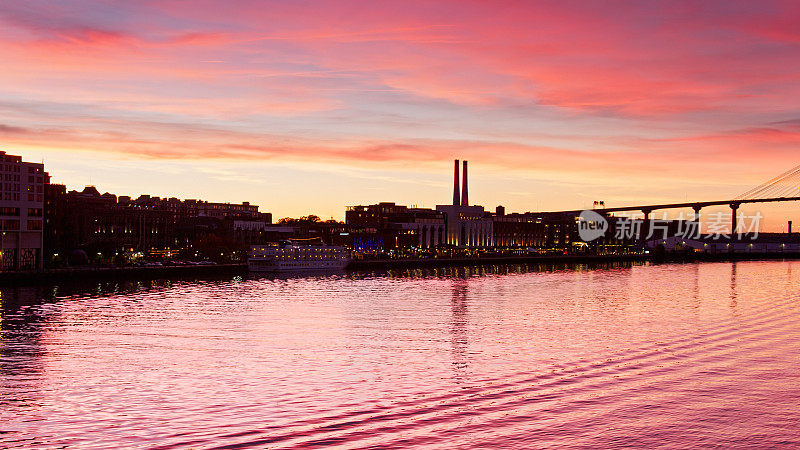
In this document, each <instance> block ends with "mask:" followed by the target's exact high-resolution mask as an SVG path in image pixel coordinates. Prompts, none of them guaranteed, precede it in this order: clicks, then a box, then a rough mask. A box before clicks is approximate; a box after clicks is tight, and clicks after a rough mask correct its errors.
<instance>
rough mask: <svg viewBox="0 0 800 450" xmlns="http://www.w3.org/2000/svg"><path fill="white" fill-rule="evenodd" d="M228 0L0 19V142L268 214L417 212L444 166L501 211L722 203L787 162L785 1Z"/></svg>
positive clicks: (781, 213)
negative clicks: (358, 207)
mask: <svg viewBox="0 0 800 450" xmlns="http://www.w3.org/2000/svg"><path fill="white" fill-rule="evenodd" d="M239 5H240V6H238V7H237V9H236V10H235V11H227V10H226V11H225V14H221V11H220V10H219V9H218V8H215V7H214V5H213V4H205V3H202V4H197V5H196V6H195V5H193V6H192V7H191V8H189V7H187V6H185V5H182V4H178V3H163V2H159V3H158V4H156V3H140V4H137V5H131V4H125V3H111V4H109V3H104V4H101V5H98V4H95V3H92V2H72V3H70V4H69V5H58V4H50V3H41V2H26V3H25V4H24V5H4V6H2V7H0V23H2V24H3V26H2V27H0V29H1V30H2V31H0V51H2V53H3V54H4V56H5V57H6V60H7V67H6V69H5V70H4V71H3V73H2V74H0V81H2V87H1V88H0V92H1V94H0V95H2V97H3V101H2V102H0V110H2V111H3V116H2V117H3V118H2V120H0V139H2V142H0V148H2V149H3V150H5V151H7V152H9V153H12V154H18V155H22V156H23V158H24V159H26V160H28V161H40V160H41V159H44V160H45V164H46V167H47V170H48V171H49V172H50V173H51V174H52V176H53V178H54V182H61V183H65V184H66V185H68V186H69V188H70V189H80V188H82V187H83V186H84V185H86V184H94V185H96V186H98V188H99V189H100V190H101V191H109V192H113V193H116V194H120V195H132V196H137V195H138V194H153V195H160V196H164V197H173V196H174V197H180V198H203V199H207V200H210V201H218V202H224V201H231V202H241V201H250V202H252V203H254V204H258V205H260V206H261V208H262V210H264V211H269V212H273V213H274V214H275V217H276V219H277V218H281V217H296V216H299V215H306V214H310V213H311V214H317V215H319V216H320V217H322V218H325V219H327V218H329V217H334V218H336V219H339V220H341V219H342V217H343V212H344V207H345V206H346V205H350V204H370V203H375V202H379V201H396V202H397V203H399V204H416V205H420V206H426V207H433V206H435V205H436V204H441V203H443V202H446V201H447V200H448V198H449V197H450V194H451V193H450V178H449V165H450V164H451V161H452V159H455V158H461V159H467V160H469V161H470V163H471V167H472V174H471V179H470V184H471V186H470V196H471V200H472V202H473V203H475V204H481V205H484V206H486V207H487V208H493V207H494V206H496V205H498V204H502V205H504V206H506V208H508V209H509V210H510V211H536V210H563V209H580V208H584V207H588V206H590V205H591V202H592V201H593V200H604V201H606V203H607V204H609V205H624V204H647V203H658V202H663V201H682V200H684V199H686V198H688V199H690V200H709V199H711V200H713V199H719V198H730V197H732V196H735V195H737V194H739V193H741V192H743V191H745V190H747V189H748V188H750V187H751V186H754V185H758V184H760V183H761V182H763V181H764V180H766V179H768V178H770V177H772V176H774V175H775V174H777V173H780V172H782V171H784V170H785V169H786V168H788V167H791V166H794V165H796V164H797V160H796V159H795V158H796V156H795V155H796V153H797V152H796V147H797V144H798V143H800V128H798V117H800V114H799V113H800V111H798V107H797V106H796V105H795V104H793V102H792V100H791V99H792V98H795V97H797V94H798V91H799V90H800V82H798V81H797V77H796V76H795V74H796V72H797V70H798V69H799V68H800V57H798V52H797V46H798V44H800V35H798V33H797V31H796V28H795V27H794V23H795V22H796V21H797V18H798V17H800V7H798V6H796V5H793V4H791V3H789V2H765V3H760V4H759V5H758V6H755V5H752V4H751V3H749V2H709V3H703V5H697V4H695V3H691V2H669V3H648V4H631V3H610V4H604V5H602V6H601V5H597V4H591V3H577V4H570V5H565V4H560V3H537V4H536V5H529V4H517V3H503V4H496V3H493V4H491V5H483V4H464V3H458V4H456V3H451V4H448V3H447V2H439V3H437V4H435V5H434V4H425V3H420V4H411V5H409V4H408V3H406V2H404V3H402V4H400V3H396V4H381V5H380V6H375V5H371V6H364V5H359V4H355V3H353V4H342V3H332V2H330V3H329V2H316V3H314V4H313V5H311V4H302V3H293V4H283V3H263V2H242V3H240V4H239ZM312 9H313V12H314V14H309V11H310V10H312ZM770 208H772V207H765V208H763V210H764V212H765V217H766V220H765V226H766V228H767V230H769V231H777V230H782V229H784V227H785V221H786V220H787V219H788V220H791V219H794V220H795V222H800V209H799V208H798V207H797V206H795V205H794V204H784V205H781V206H780V207H775V209H770Z"/></svg>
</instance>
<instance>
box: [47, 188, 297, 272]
mask: <svg viewBox="0 0 800 450" xmlns="http://www.w3.org/2000/svg"><path fill="white" fill-rule="evenodd" d="M45 212H46V217H47V225H48V226H47V228H46V233H45V237H44V240H45V242H46V245H45V249H46V253H47V259H48V261H50V262H51V263H53V264H60V263H63V262H66V261H68V260H70V259H72V257H73V256H74V255H75V254H76V252H77V253H82V254H85V255H86V256H85V257H84V259H86V260H88V261H96V262H123V261H125V260H126V259H129V257H130V256H131V255H133V254H139V255H151V256H157V257H172V256H176V255H181V254H183V255H184V256H200V253H207V254H208V255H206V256H209V255H211V254H213V255H214V256H220V253H223V254H224V253H226V252H227V253H231V252H236V251H239V252H243V251H244V250H245V249H246V248H247V246H248V245H250V244H253V243H261V242H263V241H265V240H267V239H272V238H280V237H283V236H285V234H284V233H282V232H281V231H280V230H277V231H276V230H271V231H270V230H267V229H266V228H265V227H269V226H270V225H271V221H272V215H271V214H269V213H261V212H259V211H258V206H256V205H251V204H250V203H248V202H244V203H241V204H231V203H212V202H205V201H201V200H179V199H177V198H159V197H152V196H149V195H141V196H139V197H138V198H136V199H131V198H130V197H128V196H120V197H117V196H116V195H114V194H110V193H104V194H100V192H99V191H98V190H97V189H96V188H95V187H94V186H87V187H86V188H84V189H83V190H82V191H69V192H67V190H66V187H65V186H63V185H48V186H47V198H46V205H45ZM284 231H285V230H284Z"/></svg>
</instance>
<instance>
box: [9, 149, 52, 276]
mask: <svg viewBox="0 0 800 450" xmlns="http://www.w3.org/2000/svg"><path fill="white" fill-rule="evenodd" d="M0 177H1V178H2V179H0V230H2V239H1V241H2V242H0V270H34V269H41V268H42V254H43V252H42V245H43V242H42V239H43V233H42V231H43V228H44V224H43V215H44V186H45V185H46V184H47V183H49V182H50V177H49V175H48V174H47V172H45V171H44V165H43V164H40V163H31V162H24V161H22V158H21V157H20V156H14V155H8V154H6V153H5V152H3V151H0Z"/></svg>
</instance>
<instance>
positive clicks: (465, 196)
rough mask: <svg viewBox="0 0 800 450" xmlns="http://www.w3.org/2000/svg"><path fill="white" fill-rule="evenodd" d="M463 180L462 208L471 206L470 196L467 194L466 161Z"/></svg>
mask: <svg viewBox="0 0 800 450" xmlns="http://www.w3.org/2000/svg"><path fill="white" fill-rule="evenodd" d="M462 178H463V179H462V180H461V206H469V194H468V193H467V162H466V161H464V176H463V177H462Z"/></svg>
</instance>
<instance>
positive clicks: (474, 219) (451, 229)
mask: <svg viewBox="0 0 800 450" xmlns="http://www.w3.org/2000/svg"><path fill="white" fill-rule="evenodd" d="M462 183H463V184H462V186H461V187H460V186H459V162H458V160H455V171H454V174H453V204H452V205H437V206H436V210H437V211H439V212H441V213H443V214H444V215H445V217H446V222H447V224H446V234H445V243H446V244H448V245H451V246H455V247H473V248H474V247H491V246H493V245H494V240H493V225H494V223H493V221H492V217H491V213H488V212H486V211H485V210H484V209H483V206H477V205H475V206H470V204H469V194H468V191H467V189H468V184H467V161H464V178H463V181H462Z"/></svg>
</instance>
